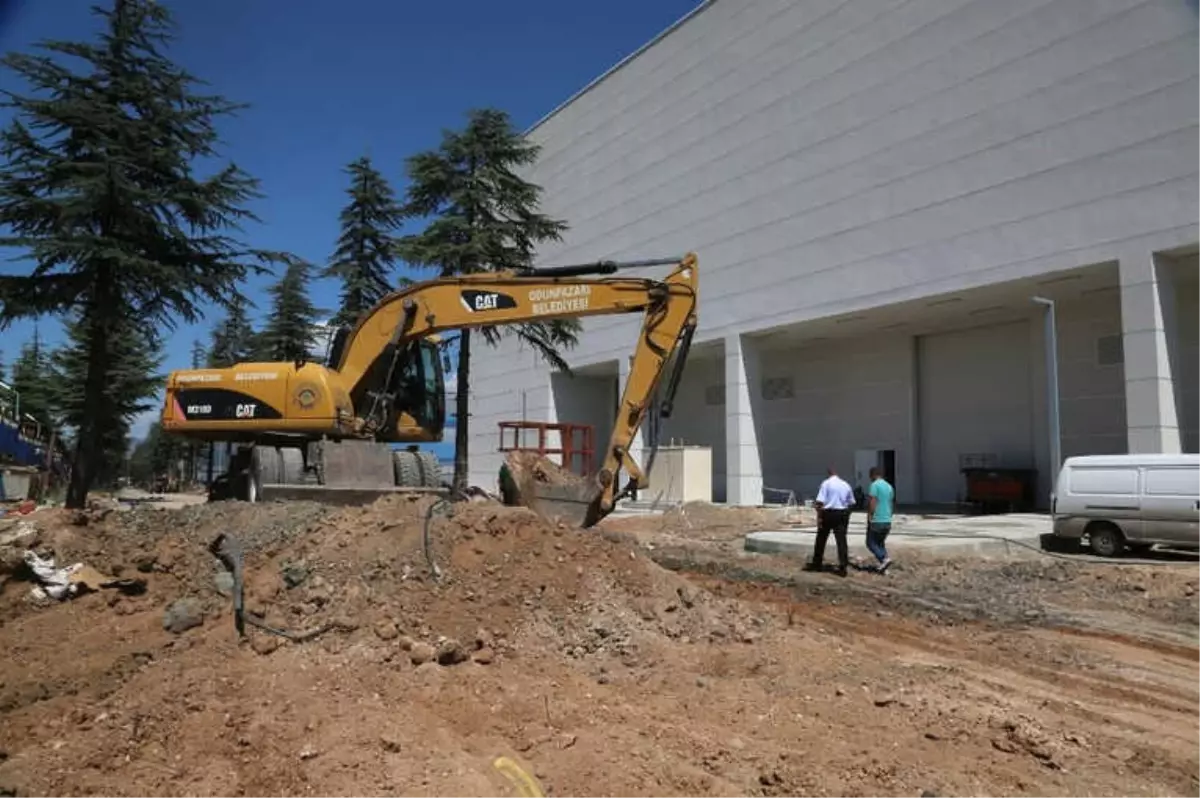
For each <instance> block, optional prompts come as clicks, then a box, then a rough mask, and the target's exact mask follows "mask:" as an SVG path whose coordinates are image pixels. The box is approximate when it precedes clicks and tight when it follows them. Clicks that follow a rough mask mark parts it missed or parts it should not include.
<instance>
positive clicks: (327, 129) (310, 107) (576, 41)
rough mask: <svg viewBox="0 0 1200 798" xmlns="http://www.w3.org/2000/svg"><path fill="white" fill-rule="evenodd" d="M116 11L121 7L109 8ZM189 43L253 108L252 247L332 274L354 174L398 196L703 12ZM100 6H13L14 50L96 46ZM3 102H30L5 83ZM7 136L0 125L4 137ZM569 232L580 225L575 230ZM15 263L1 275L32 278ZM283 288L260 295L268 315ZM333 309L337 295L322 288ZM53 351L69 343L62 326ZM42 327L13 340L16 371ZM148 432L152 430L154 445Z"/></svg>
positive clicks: (369, 9)
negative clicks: (371, 176) (499, 116)
mask: <svg viewBox="0 0 1200 798" xmlns="http://www.w3.org/2000/svg"><path fill="white" fill-rule="evenodd" d="M105 2H107V0H105ZM164 2H165V4H166V5H167V6H169V7H170V8H171V9H172V11H173V12H174V13H175V19H176V22H177V23H178V26H179V40H178V41H177V43H176V46H175V48H174V49H173V50H172V56H173V57H174V58H175V59H176V60H177V61H178V62H179V63H181V64H183V65H184V66H185V67H186V68H187V69H188V70H190V71H191V72H193V73H194V74H195V75H197V76H198V77H200V78H202V79H204V80H206V81H208V82H209V83H210V84H211V87H210V88H211V89H212V90H213V91H217V92H220V93H221V94H224V95H225V96H227V97H229V98H230V99H232V100H236V101H239V102H246V103H249V104H250V106H251V107H250V108H249V109H248V110H245V111H243V112H241V114H240V115H239V116H238V117H236V118H232V119H227V120H225V122H224V124H223V126H222V134H223V137H224V139H225V141H226V145H225V154H226V155H227V157H229V158H231V159H233V160H235V161H236V162H238V163H239V164H240V165H241V166H242V167H243V168H245V169H247V170H248V171H249V172H250V173H251V174H253V175H254V176H256V177H258V178H259V179H261V180H262V190H263V192H264V193H265V194H266V197H265V198H264V199H263V200H260V201H258V202H256V203H255V205H254V210H255V211H256V213H257V214H258V215H259V216H260V217H261V219H262V222H261V223H260V224H257V225H254V226H252V227H248V228H247V229H246V232H245V239H246V240H247V241H248V242H249V243H251V244H253V245H255V246H259V247H264V248H274V249H283V250H288V251H291V252H294V253H296V254H298V255H300V256H302V257H305V258H307V259H309V260H311V261H313V262H314V263H317V264H323V263H324V262H325V261H326V259H327V258H328V256H329V253H330V251H331V250H332V247H333V242H334V240H335V239H336V237H337V233H338V229H337V214H338V211H339V210H340V208H341V205H342V203H343V202H344V199H345V195H344V190H345V179H344V177H343V175H342V173H341V170H342V168H343V166H344V165H345V164H346V163H348V162H349V161H351V160H353V159H354V158H356V157H358V156H360V155H363V154H369V155H370V156H371V157H372V158H373V159H374V160H375V162H376V164H377V165H378V166H379V167H380V168H381V169H383V170H384V172H385V173H386V174H387V176H388V177H389V179H391V180H392V182H393V185H394V186H395V187H396V189H397V191H398V192H402V191H403V189H404V178H403V165H404V159H405V157H406V156H408V155H410V154H412V153H414V152H418V151H420V150H423V149H427V148H430V147H434V146H436V145H437V143H438V141H439V139H440V135H441V131H442V129H444V128H446V127H457V126H459V125H460V124H461V122H462V120H463V119H464V114H465V112H466V111H467V110H468V109H470V108H472V107H481V106H491V107H497V108H501V109H503V110H506V111H507V112H508V113H509V114H510V115H511V116H512V118H513V121H514V123H515V124H516V125H517V126H518V128H520V129H525V128H526V127H528V126H529V125H531V124H533V123H534V122H535V121H536V120H537V119H538V118H539V117H541V116H542V115H544V114H545V113H547V112H548V111H550V110H551V109H552V108H554V106H556V105H558V104H559V103H560V102H562V101H563V100H565V99H567V97H569V96H570V95H571V94H573V93H574V92H575V91H577V90H578V89H580V88H581V87H583V86H584V85H585V84H586V83H588V82H589V81H590V80H591V79H592V78H594V77H596V76H597V75H599V74H600V73H601V72H603V71H604V70H606V69H607V68H608V67H610V66H612V65H613V64H614V63H616V62H617V61H619V60H620V59H621V58H623V57H624V56H625V55H627V54H629V53H630V52H632V51H633V50H635V49H636V48H637V47H639V46H641V45H642V44H643V43H645V42H646V41H647V40H648V39H650V38H651V37H653V36H654V35H655V34H657V33H658V32H659V31H661V30H662V29H663V28H665V27H667V26H668V25H669V24H671V23H672V22H674V21H675V20H676V19H678V18H679V17H680V16H682V15H684V14H685V13H687V12H688V11H690V10H691V9H692V8H694V7H695V6H696V5H697V0H649V1H648V0H608V1H607V2H604V3H597V2H587V3H584V2H562V1H561V0H559V1H558V2H555V1H554V0H515V2H511V3H496V2H486V1H485V0H459V2H447V3H445V4H444V5H439V4H434V3H430V2H412V1H411V0H410V2H398V0H340V1H339V2H329V0H319V1H318V0H292V1H291V2H281V0H202V1H201V0H186V2H185V0H164ZM92 3H93V0H19V1H18V2H12V1H11V0H7V1H6V0H0V48H2V49H4V50H5V51H8V50H13V49H18V50H24V51H28V50H30V49H31V46H32V45H33V44H34V43H35V42H36V41H38V40H41V39H46V38H61V39H76V38H82V37H88V36H89V35H90V34H91V33H92V32H93V31H94V30H95V29H96V27H97V25H96V19H95V17H94V16H93V15H91V14H90V13H89V11H88V8H89V6H90V5H91V4H92ZM0 88H4V89H14V90H20V89H22V88H23V87H22V86H21V85H20V84H19V83H18V82H15V81H14V80H13V78H12V76H11V75H9V74H7V73H4V74H0ZM6 122H7V116H6V112H0V124H3V123H6ZM567 221H568V222H569V221H570V220H567ZM13 254H15V253H11V252H10V253H4V255H3V257H4V261H3V262H0V272H7V273H12V272H18V271H20V270H21V268H22V267H21V266H20V265H19V264H13V263H11V262H8V258H10V257H11V256H12V255H13ZM268 281H269V278H260V279H257V280H255V281H253V282H251V283H250V284H249V285H248V287H247V293H248V295H249V296H250V297H251V298H252V299H254V300H255V301H256V302H257V303H258V305H259V311H260V312H261V311H264V310H265V309H266V301H265V298H264V297H263V288H264V286H265V284H266V283H267V282H268ZM313 297H314V300H315V301H316V303H317V305H318V306H320V307H324V308H333V307H335V305H336V301H337V287H336V284H334V283H331V282H328V281H322V282H319V283H317V284H315V285H314V287H313ZM218 316H219V314H217V313H214V314H210V316H209V317H208V318H207V319H205V320H204V321H203V322H202V323H200V324H199V325H195V326H181V327H180V328H179V329H178V330H177V331H176V332H175V333H174V335H173V336H172V338H171V343H170V347H169V351H168V355H167V361H166V363H165V368H167V369H170V368H182V367H186V366H187V365H188V353H189V349H190V345H191V341H192V340H193V339H196V338H199V339H201V340H205V341H207V339H208V334H209V330H210V329H211V327H212V325H213V324H214V323H215V322H216V321H217V318H218ZM38 327H39V329H40V331H41V333H42V335H43V337H44V338H45V339H46V340H47V341H49V342H51V343H54V342H57V341H58V340H60V338H61V333H60V331H59V329H58V324H57V323H56V322H55V321H54V320H52V319H43V320H41V321H40V322H38ZM32 331H33V323H32V322H23V323H18V324H17V325H15V326H14V327H12V328H10V329H8V330H6V331H4V332H3V333H0V358H2V359H3V362H4V363H5V364H11V363H12V361H13V359H14V358H15V357H16V354H17V351H18V349H19V348H20V346H21V344H22V343H23V342H24V341H25V340H26V339H28V338H29V336H30V335H31V334H32ZM147 423H148V419H142V420H141V423H139V425H138V428H139V429H144V428H145V425H146V424H147Z"/></svg>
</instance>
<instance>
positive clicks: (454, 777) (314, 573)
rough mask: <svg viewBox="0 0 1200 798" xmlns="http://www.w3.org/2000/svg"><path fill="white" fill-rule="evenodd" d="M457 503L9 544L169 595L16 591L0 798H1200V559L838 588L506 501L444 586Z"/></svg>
mask: <svg viewBox="0 0 1200 798" xmlns="http://www.w3.org/2000/svg"><path fill="white" fill-rule="evenodd" d="M431 501H432V500H431V499H428V498H421V499H410V498H407V497H401V496H393V497H388V498H385V499H381V500H379V501H378V502H376V503H375V504H373V505H371V506H367V507H355V508H344V507H343V508H337V507H323V506H320V505H316V504H311V503H303V502H279V503H264V504H258V505H247V504H243V503H240V502H224V503H214V504H194V503H188V502H173V503H166V504H160V503H155V502H150V501H143V502H138V503H137V506H135V507H133V508H132V509H126V510H114V509H111V508H102V509H100V510H98V511H94V512H91V513H84V514H77V513H71V512H68V511H65V510H52V509H46V510H40V511H38V512H36V513H33V514H31V515H29V516H27V517H25V518H23V519H20V520H16V519H14V518H11V517H6V518H4V519H0V537H5V529H6V528H7V529H8V530H9V532H12V529H13V527H14V525H15V524H19V523H25V526H24V527H23V528H22V529H23V532H21V533H20V534H19V535H16V536H14V535H8V536H7V537H8V539H9V540H10V542H11V541H12V540H14V539H19V540H20V544H21V545H22V546H26V545H27V546H32V547H33V549H34V550H36V551H40V552H43V553H47V552H51V551H52V552H53V553H54V554H55V556H56V558H57V561H58V563H59V564H60V565H67V564H71V563H75V562H82V563H86V564H87V565H89V566H91V567H93V568H95V569H96V570H98V571H99V572H101V573H103V574H107V575H112V576H115V577H119V578H122V579H125V580H143V581H144V588H145V590H144V592H142V593H140V594H138V593H137V590H136V588H137V586H138V585H140V584H141V582H132V583H131V582H130V581H126V582H123V583H120V586H116V587H102V588H99V589H97V590H95V591H93V592H85V593H83V594H81V595H77V596H75V597H74V598H70V599H66V600H63V601H55V600H41V601H39V600H36V599H34V598H32V596H31V587H32V583H31V582H30V581H28V579H29V574H28V573H25V572H24V571H23V570H22V568H21V567H20V566H14V567H10V568H8V569H7V571H6V572H5V573H4V575H3V578H4V579H5V580H6V581H5V583H4V585H3V592H2V593H0V645H2V646H3V649H4V653H5V656H4V661H3V665H2V666H0V720H2V722H0V790H2V791H3V793H2V794H10V795H11V794H15V795H35V794H42V795H61V794H76V795H79V794H106V795H129V794H158V795H208V794H211V795H218V794H219V795H304V794H316V795H367V794H415V795H474V794H479V795H516V794H519V793H518V785H517V783H516V782H515V781H513V780H511V779H510V778H508V777H506V775H505V772H504V769H503V768H499V767H497V766H496V763H497V760H498V759H499V758H502V757H507V758H508V759H509V760H511V761H512V762H515V763H516V764H517V765H518V766H519V767H520V768H523V769H524V770H525V771H526V772H527V773H528V774H529V775H530V776H531V777H533V778H534V779H536V781H537V783H538V784H539V785H540V789H541V790H542V791H544V792H545V793H546V794H552V795H650V794H657V795H709V794H712V795H794V794H801V795H913V796H917V795H959V794H979V795H1196V794H1197V791H1198V790H1200V780H1198V768H1200V758H1198V757H1200V753H1198V752H1200V731H1198V730H1200V725H1198V724H1200V715H1198V704H1200V694H1198V683H1200V659H1198V650H1197V631H1198V621H1200V606H1198V598H1197V577H1198V573H1197V567H1196V565H1195V563H1194V562H1186V561H1184V562H1182V563H1181V562H1180V561H1179V560H1178V559H1166V558H1165V559H1163V560H1162V561H1161V562H1158V563H1154V564H1126V565H1113V564H1101V563H1096V562H1092V561H1088V560H1087V559H1086V558H1081V559H1071V558H1070V557H1059V558H1055V557H1049V556H1045V555H1042V554H1039V553H1037V552H1035V551H1031V550H1029V549H1025V548H1022V547H1016V548H1014V549H1013V550H1012V551H1006V550H1004V549H998V550H996V551H997V552H999V553H998V554H996V555H995V556H987V557H983V556H976V555H963V554H961V553H953V552H950V553H943V552H940V551H939V550H937V549H926V550H923V549H917V548H912V549H909V550H905V552H904V554H903V557H898V561H897V564H896V565H895V566H894V568H893V569H892V570H891V572H890V573H889V574H888V575H886V576H879V575H876V574H871V573H867V572H860V571H851V573H850V575H849V576H847V577H845V578H840V577H838V576H836V575H834V574H827V573H807V572H802V571H801V570H800V565H801V561H800V560H798V559H795V558H787V557H778V556H771V555H764V554H753V553H747V552H745V550H744V548H743V537H744V535H745V534H746V532H748V531H752V530H769V529H778V528H780V517H779V513H778V512H775V511H761V510H732V509H721V508H716V507H712V506H703V505H698V506H689V507H688V508H686V511H685V512H680V511H679V510H672V511H669V512H667V513H665V514H659V515H644V516H625V517H612V518H609V519H606V520H605V521H604V522H602V524H601V525H600V526H599V527H597V528H595V529H593V530H590V531H579V530H572V529H565V528H561V527H555V526H552V525H549V524H547V523H545V522H544V521H542V520H541V519H539V518H537V517H536V516H533V515H532V514H531V513H529V512H528V511H525V510H521V509H512V508H504V507H500V506H498V505H495V504H491V503H486V502H483V503H473V504H463V505H459V506H457V508H456V509H455V511H454V513H453V515H451V516H443V515H437V516H435V521H434V522H433V524H432V525H431V528H430V531H431V541H432V546H431V548H432V555H433V557H434V559H435V560H436V562H438V563H439V565H440V567H441V569H442V577H441V578H440V579H434V577H433V575H432V574H431V572H430V570H429V567H428V565H427V561H426V556H425V553H424V548H423V546H422V537H423V535H422V533H423V523H422V521H423V518H424V517H425V511H426V508H427V507H428V506H429V505H430V504H431ZM181 505H187V506H181ZM222 533H224V534H227V535H233V536H235V537H236V538H237V539H238V541H239V542H240V544H241V546H242V548H243V549H244V551H245V580H246V605H247V609H248V610H251V611H254V612H260V613H262V620H263V621H265V623H267V624H269V625H271V626H273V627H276V628H279V629H284V630H289V631H291V632H293V633H295V634H296V635H298V636H299V637H300V638H302V639H300V640H295V641H294V640H289V639H285V638H283V637H280V636H277V635H274V634H271V633H268V632H264V631H262V630H261V629H259V628H256V627H254V626H247V630H246V631H247V636H246V638H245V639H244V640H240V639H239V637H238V635H237V632H236V630H235V628H234V621H233V613H232V609H231V599H230V598H229V595H228V593H229V591H230V582H231V579H230V578H229V576H228V574H226V573H224V572H223V571H222V569H221V568H220V566H219V565H218V563H217V560H216V559H215V558H214V557H213V556H212V555H211V554H210V553H209V552H208V550H207V547H208V545H209V544H210V542H211V541H212V540H213V539H214V538H215V537H216V536H217V535H219V534H222ZM851 543H852V548H853V552H854V554H855V555H859V556H862V555H864V554H865V550H864V547H863V543H862V539H861V536H859V535H855V536H854V537H853V538H852V541H851ZM12 545H17V544H16V543H13V544H12ZM829 551H830V555H829V556H828V558H827V559H828V560H829V561H832V560H833V545H832V541H830V547H829ZM13 561H14V558H13V557H12V556H11V552H10V553H9V555H6V557H5V562H6V563H9V564H11V563H13ZM122 589H124V590H125V591H127V592H122ZM167 626H170V627H171V628H170V629H168V628H166V627H167ZM502 761H503V760H502ZM508 772H509V773H511V772H512V771H511V770H509V771H508Z"/></svg>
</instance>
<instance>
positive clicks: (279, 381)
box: [163, 254, 698, 526]
mask: <svg viewBox="0 0 1200 798" xmlns="http://www.w3.org/2000/svg"><path fill="white" fill-rule="evenodd" d="M660 265H674V269H672V270H671V272H670V273H669V274H668V275H667V276H666V277H665V278H662V279H654V278H647V277H633V276H625V275H624V274H623V273H622V272H625V271H628V270H629V269H632V268H639V267H651V266H660ZM597 275H600V276H597ZM697 282H698V275H697V269H696V257H695V255H693V254H689V255H687V256H686V257H684V258H682V259H670V260H654V261H639V262H634V263H626V264H617V263H611V262H606V263H600V264H589V265H586V266H569V267H559V268H557V269H542V270H531V271H528V272H496V273H481V274H474V275H466V276H461V277H451V278H441V279H435V280H430V281H427V282H423V283H417V284H414V285H412V286H409V287H406V288H404V289H402V290H399V291H396V292H393V293H391V294H389V295H388V296H386V297H384V298H383V299H382V300H381V301H380V302H379V303H378V304H377V305H376V306H375V307H374V308H373V309H372V310H371V311H370V312H369V313H367V314H365V315H364V316H363V317H362V318H361V319H360V320H359V322H358V323H357V324H356V325H355V327H354V328H353V329H352V330H349V331H345V332H343V333H342V334H340V335H339V336H338V337H337V338H336V339H335V342H334V345H333V351H332V352H331V354H330V358H329V361H328V362H327V364H326V365H324V366H322V365H318V364H313V363H305V364H284V363H269V364H261V363H260V364H237V365H235V366H233V367H232V368H229V369H207V370H193V371H185V372H175V373H173V374H172V375H171V377H170V379H169V382H168V390H167V403H166V406H165V407H164V409H163V425H164V428H165V429H167V430H169V431H171V432H175V433H178V434H182V435H185V436H190V437H194V438H201V439H208V440H240V441H244V442H248V443H251V444H254V443H267V444H269V445H274V446H286V445H288V441H289V440H292V441H296V440H300V441H317V440H321V441H338V440H360V441H368V442H372V443H374V444H377V445H379V446H386V445H387V444H389V443H396V442H408V443H412V442H418V441H430V440H437V439H438V438H440V435H441V427H442V424H443V422H444V416H445V409H444V408H445V396H444V388H443V380H442V372H441V369H442V364H441V361H440V360H439V359H438V357H437V347H436V345H433V344H431V341H432V340H433V339H435V338H436V336H438V335H439V334H440V333H443V332H446V331H450V330H463V329H471V328H477V327H491V326H500V325H506V324H519V323H526V322H535V321H548V320H551V319H561V318H582V317H587V316H597V315H612V314H620V313H641V314H642V315H643V322H642V326H641V330H640V332H639V335H638V340H637V342H636V345H635V349H634V353H633V357H632V358H631V364H630V373H629V378H628V380H627V381H626V384H625V388H624V393H623V395H622V397H621V403H620V406H619V410H618V416H617V419H616V420H615V423H614V425H613V433H612V437H611V439H610V440H609V442H608V446H607V448H606V449H605V450H604V456H603V459H602V460H601V462H600V466H599V469H598V471H597V472H596V473H595V474H594V475H592V476H590V477H589V478H587V479H585V480H584V481H582V482H580V483H578V484H574V485H569V486H564V485H563V484H561V483H559V484H555V485H545V484H539V485H536V486H533V488H532V491H534V492H536V493H537V494H538V495H536V496H533V495H529V494H530V490H528V489H527V490H526V491H525V493H526V495H525V496H523V497H522V501H523V502H524V503H527V504H529V505H530V506H531V507H533V508H534V509H536V510H538V511H539V512H542V513H543V514H545V515H557V516H560V517H562V516H567V517H570V518H571V520H573V521H575V522H576V523H579V524H581V525H583V526H590V525H592V524H594V523H595V522H596V521H598V520H599V519H600V518H602V517H603V516H604V515H607V514H608V512H610V511H611V510H612V508H613V505H614V503H615V501H616V500H617V499H618V498H619V497H620V496H621V495H623V494H625V493H627V492H629V491H631V490H636V489H637V488H640V487H644V486H645V482H646V472H645V471H644V470H643V468H642V465H641V464H639V463H637V462H636V461H635V460H634V459H633V458H632V457H631V456H630V454H629V447H630V444H631V442H632V441H633V438H634V436H635V435H636V434H637V431H638V429H639V428H640V427H641V425H642V424H643V422H644V420H645V419H646V417H647V413H650V412H662V411H666V413H669V407H670V401H671V398H672V396H673V393H674V390H675V388H676V386H677V383H678V376H679V373H680V372H681V369H682V365H683V362H684V359H685V358H686V353H687V348H688V346H689V345H690V342H691V338H692V334H693V332H694V331H695V327H696V310H697V307H696V305H697ZM672 356H675V358H676V360H675V370H674V371H673V372H672V374H670V375H668V377H669V379H668V382H667V383H666V385H665V386H664V385H663V384H662V379H663V376H664V373H665V371H666V366H667V364H668V361H670V360H671V358H672ZM196 386H201V387H199V388H197V387H196ZM664 387H665V392H664V396H663V397H662V401H663V403H662V405H660V406H658V407H653V406H652V402H654V401H655V399H656V397H657V396H658V394H659V391H660V388H664ZM198 391H199V392H201V393H197V392H198ZM197 396H199V399H197ZM222 396H224V397H226V398H224V399H222V398H221V397H222ZM327 450H328V447H324V448H319V451H322V452H323V451H327ZM651 456H653V455H651ZM308 459H313V458H311V457H309V458H306V461H305V463H304V464H303V470H304V471H317V472H322V471H323V472H325V473H324V474H323V477H324V478H328V477H329V474H328V471H329V469H328V467H325V468H322V467H321V464H318V465H316V466H312V465H310V464H309V463H308V462H307V460H308ZM397 462H399V461H397ZM370 468H371V467H370V466H369V465H368V466H367V470H370ZM283 470H287V469H286V468H284V469H283ZM376 470H377V469H376ZM399 471H400V469H399V466H397V475H396V480H395V481H396V482H398V483H401V485H400V487H405V485H403V484H402V483H403V480H402V479H401V478H400V476H399ZM622 471H624V472H625V473H626V474H627V475H628V477H629V479H628V482H627V484H626V486H625V487H624V488H621V486H619V485H618V484H617V480H618V477H619V475H620V473H621V472H622ZM552 506H553V509H552Z"/></svg>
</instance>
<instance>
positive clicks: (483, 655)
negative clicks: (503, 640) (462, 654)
mask: <svg viewBox="0 0 1200 798" xmlns="http://www.w3.org/2000/svg"><path fill="white" fill-rule="evenodd" d="M472 659H474V660H475V661H476V662H478V663H479V664H480V665H491V664H492V663H493V662H494V661H495V659H496V654H495V653H494V652H493V651H492V650H491V649H490V648H481V649H479V650H478V651H476V652H475V655H474V657H472Z"/></svg>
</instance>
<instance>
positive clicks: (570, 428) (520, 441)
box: [500, 421, 596, 477]
mask: <svg viewBox="0 0 1200 798" xmlns="http://www.w3.org/2000/svg"><path fill="white" fill-rule="evenodd" d="M554 432H557V433H558V438H559V441H561V445H560V446H557V447H551V446H549V445H547V441H548V438H549V437H550V433H554ZM595 432H596V431H595V429H594V428H593V427H592V425H591V424H554V423H550V422H548V421H501V422H500V451H502V452H506V453H507V452H536V453H537V454H540V455H541V456H542V457H547V456H550V455H561V459H560V460H559V465H561V466H562V467H563V468H564V469H566V470H568V471H571V472H572V473H575V474H578V475H579V476H581V477H587V476H590V475H591V474H592V467H593V465H592V461H593V458H594V456H595V440H594V438H595ZM531 437H534V438H536V439H537V445H536V446H533V445H529V444H527V443H526V441H527V440H528V439H529V438H531ZM552 459H553V458H552Z"/></svg>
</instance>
